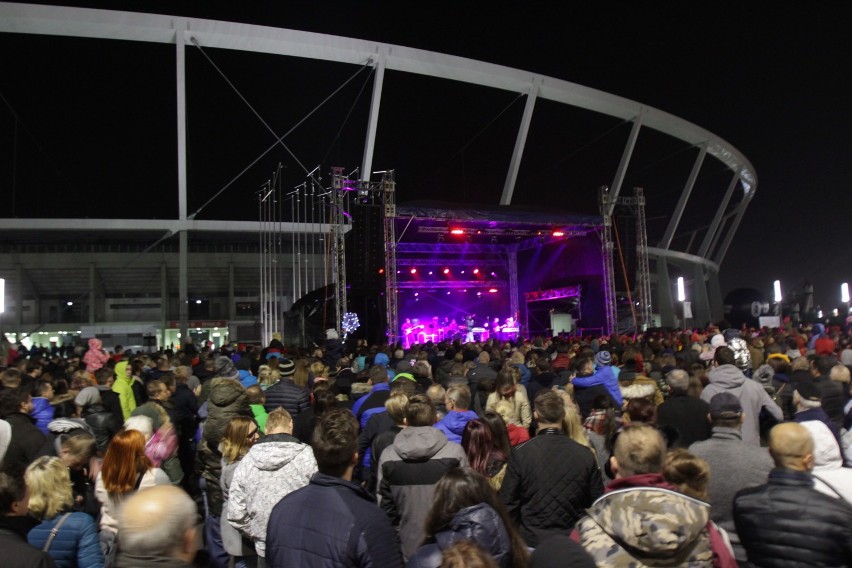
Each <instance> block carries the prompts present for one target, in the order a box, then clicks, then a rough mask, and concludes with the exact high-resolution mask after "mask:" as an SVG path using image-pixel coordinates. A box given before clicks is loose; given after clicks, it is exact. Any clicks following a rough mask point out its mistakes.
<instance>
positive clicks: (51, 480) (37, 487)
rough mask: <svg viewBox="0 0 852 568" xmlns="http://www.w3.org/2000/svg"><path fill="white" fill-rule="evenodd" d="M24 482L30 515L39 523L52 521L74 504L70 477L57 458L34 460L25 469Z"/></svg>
mask: <svg viewBox="0 0 852 568" xmlns="http://www.w3.org/2000/svg"><path fill="white" fill-rule="evenodd" d="M24 480H25V481H26V484H27V489H28V490H29V494H30V503H29V511H30V514H31V515H32V516H33V517H35V518H36V519H38V520H40V521H42V520H45V519H52V518H53V517H55V516H56V515H57V514H58V513H60V512H62V511H63V510H65V509H67V508H69V507H71V505H73V504H74V495H73V494H72V492H71V476H70V475H69V473H68V468H67V467H66V466H65V464H64V463H62V460H61V459H59V458H54V457H49V456H42V457H40V458H36V460H35V461H34V462H33V463H31V464H30V465H29V467H27V471H26V473H25V474H24Z"/></svg>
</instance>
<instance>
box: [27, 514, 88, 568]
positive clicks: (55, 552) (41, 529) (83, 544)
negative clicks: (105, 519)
mask: <svg viewBox="0 0 852 568" xmlns="http://www.w3.org/2000/svg"><path fill="white" fill-rule="evenodd" d="M62 515H63V513H60V514H58V515H56V516H55V517H53V518H52V519H50V520H46V521H42V523H41V524H40V525H37V526H36V527H34V528H33V529H32V530H31V531H30V532H29V534H28V535H27V541H29V543H30V544H31V545H32V546H34V547H36V548H38V549H39V550H41V548H42V547H43V546H44V543H45V542H47V538H48V537H49V536H50V531H51V529H52V528H53V527H54V525H56V523H57V522H59V519H61V518H62ZM48 553H49V554H50V557H51V558H53V560H54V562H55V563H56V566H57V568H103V565H104V555H103V553H102V552H101V545H100V543H99V542H98V530H97V528H96V527H95V521H94V520H93V519H92V517H90V516H89V515H87V514H86V513H71V514H70V515H69V516H68V518H67V519H66V520H65V522H64V523H62V526H61V527H59V532H58V533H57V534H56V538H54V539H53V542H52V543H51V545H50V550H49V551H48Z"/></svg>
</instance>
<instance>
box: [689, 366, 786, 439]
mask: <svg viewBox="0 0 852 568" xmlns="http://www.w3.org/2000/svg"><path fill="white" fill-rule="evenodd" d="M708 378H709V380H710V382H709V384H708V385H707V386H706V387H704V390H703V391H702V392H701V399H702V400H704V401H706V402H708V403H709V402H710V399H712V398H713V396H715V395H717V394H719V393H721V392H729V393H731V394H732V395H734V396H735V397H737V398H738V399H739V400H740V405H742V407H743V412H744V414H745V418H744V420H743V427H742V434H743V442H745V443H746V444H749V445H752V446H759V445H760V422H759V420H760V410H761V409H762V408H765V409H766V410H767V411H768V412H769V413H770V414H771V415H772V416H773V417H774V418H775V419H776V420H779V421H780V420H783V419H784V415H783V413H782V412H781V408H780V407H779V406H778V405H777V404H775V401H774V400H772V399H771V398H770V397H769V395H768V394H766V391H765V390H764V389H763V387H762V386H761V385H760V383H758V382H756V381H753V380H751V379H747V378H746V376H745V375H743V373H742V371H740V370H739V369H738V368H736V367H735V366H734V365H720V366H718V367H716V368H715V369H713V370H712V371H710V374H709V375H708Z"/></svg>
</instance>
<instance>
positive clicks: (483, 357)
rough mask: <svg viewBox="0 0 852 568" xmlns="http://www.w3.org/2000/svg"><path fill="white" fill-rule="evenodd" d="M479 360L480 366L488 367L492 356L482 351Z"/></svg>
mask: <svg viewBox="0 0 852 568" xmlns="http://www.w3.org/2000/svg"><path fill="white" fill-rule="evenodd" d="M477 360H478V361H479V363H480V364H482V365H487V364H488V363H490V362H491V355H489V354H488V351H486V350H485V349H483V350H482V351H480V352H479V355H478V356H477Z"/></svg>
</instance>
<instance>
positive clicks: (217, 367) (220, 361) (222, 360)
mask: <svg viewBox="0 0 852 568" xmlns="http://www.w3.org/2000/svg"><path fill="white" fill-rule="evenodd" d="M213 370H214V371H215V372H216V376H217V377H224V378H226V379H236V378H237V377H238V376H239V375H240V373H239V372H238V371H237V368H236V367H235V366H234V362H233V361H231V360H230V359H229V358H227V357H225V356H224V355H222V356H220V357H217V358H216V363H215V364H214V365H213Z"/></svg>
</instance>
